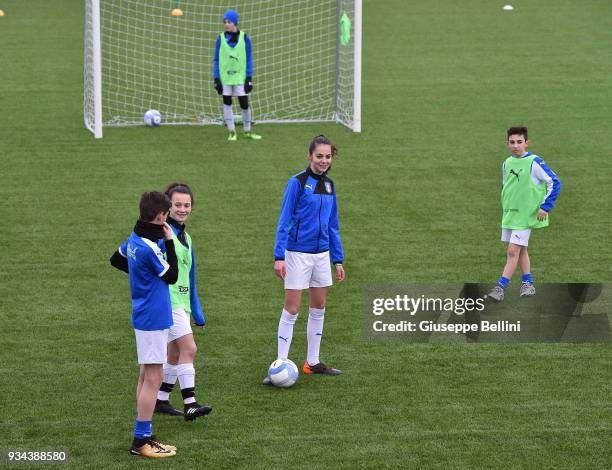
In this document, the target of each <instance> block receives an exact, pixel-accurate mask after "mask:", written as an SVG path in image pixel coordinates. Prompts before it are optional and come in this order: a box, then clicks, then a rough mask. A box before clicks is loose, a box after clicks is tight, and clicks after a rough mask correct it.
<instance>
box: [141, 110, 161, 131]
mask: <svg viewBox="0 0 612 470" xmlns="http://www.w3.org/2000/svg"><path fill="white" fill-rule="evenodd" d="M161 120H162V119H161V114H160V113H159V111H158V110H157V109H149V110H148V111H147V112H146V113H145V115H144V123H145V124H146V125H147V126H150V127H157V126H159V125H160V124H161Z"/></svg>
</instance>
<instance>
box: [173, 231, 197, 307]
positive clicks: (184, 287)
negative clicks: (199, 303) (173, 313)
mask: <svg viewBox="0 0 612 470" xmlns="http://www.w3.org/2000/svg"><path fill="white" fill-rule="evenodd" d="M172 239H173V240H174V250H175V251H176V258H177V260H178V280H177V281H176V283H174V284H170V285H169V286H168V287H169V288H170V301H171V302H172V310H177V309H179V308H182V309H184V310H185V311H186V312H187V313H191V300H190V295H189V294H190V292H189V289H190V283H189V272H190V271H191V260H192V257H191V237H190V236H189V234H188V233H187V232H185V239H186V240H187V247H186V246H185V245H183V244H182V243H181V241H180V240H179V239H178V237H177V236H176V234H175V233H174V231H173V232H172Z"/></svg>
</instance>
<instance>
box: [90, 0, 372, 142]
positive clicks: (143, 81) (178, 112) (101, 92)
mask: <svg viewBox="0 0 612 470" xmlns="http://www.w3.org/2000/svg"><path fill="white" fill-rule="evenodd" d="M230 7H231V8H232V9H235V10H237V11H238V13H239V14H240V20H239V24H238V27H239V28H240V30H244V31H245V32H246V33H247V34H248V35H249V36H250V37H251V40H252V43H253V64H254V73H253V82H254V89H253V92H252V93H251V95H250V96H251V97H250V103H251V106H252V110H253V117H254V120H255V121H256V122H258V123H285V122H337V123H340V124H343V125H345V126H347V127H349V128H350V129H352V130H353V131H355V132H360V131H361V16H362V14H361V8H362V5H361V0H249V1H247V0H244V1H233V2H228V1H222V0H179V1H177V0H86V1H85V38H84V43H85V46H84V100H83V102H84V103H83V114H84V119H85V127H87V129H89V130H90V131H91V132H93V133H94V135H95V137H96V138H100V137H102V129H103V127H112V126H136V125H142V124H143V115H144V113H145V111H147V110H148V109H157V110H159V111H160V112H161V114H162V118H163V124H164V125H203V124H222V123H223V116H222V100H221V98H220V97H219V96H218V95H217V93H216V91H215V89H214V87H213V76H212V64H213V55H214V45H215V40H216V38H217V36H218V34H219V33H220V32H221V31H222V30H223V13H224V12H225V10H226V9H228V8H230ZM175 9H180V12H181V13H182V14H180V15H177V12H176V11H175V15H174V16H173V15H172V11H173V10H175ZM236 105H237V104H236Z"/></svg>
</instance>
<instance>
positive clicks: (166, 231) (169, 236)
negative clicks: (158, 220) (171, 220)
mask: <svg viewBox="0 0 612 470" xmlns="http://www.w3.org/2000/svg"><path fill="white" fill-rule="evenodd" d="M164 238H165V239H166V240H172V228H171V227H170V225H168V222H164Z"/></svg>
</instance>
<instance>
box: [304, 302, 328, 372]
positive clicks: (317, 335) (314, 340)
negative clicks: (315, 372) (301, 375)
mask: <svg viewBox="0 0 612 470" xmlns="http://www.w3.org/2000/svg"><path fill="white" fill-rule="evenodd" d="M324 320H325V308H312V307H310V308H309V309H308V324H307V325H306V337H307V338H308V356H307V357H306V361H308V364H310V365H311V366H314V365H315V364H318V363H319V362H320V361H319V351H320V349H321V337H322V336H323V321H324Z"/></svg>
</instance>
